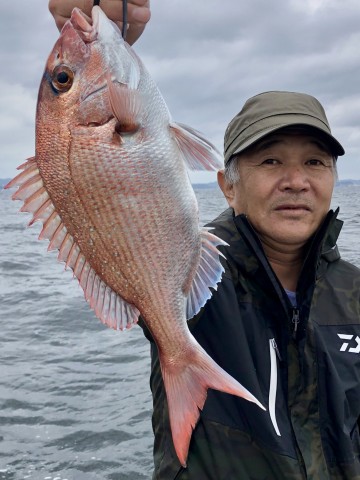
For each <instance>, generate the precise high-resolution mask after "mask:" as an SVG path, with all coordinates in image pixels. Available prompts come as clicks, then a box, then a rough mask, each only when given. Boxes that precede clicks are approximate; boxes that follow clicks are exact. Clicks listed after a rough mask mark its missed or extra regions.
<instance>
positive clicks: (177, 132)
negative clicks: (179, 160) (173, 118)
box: [170, 122, 224, 170]
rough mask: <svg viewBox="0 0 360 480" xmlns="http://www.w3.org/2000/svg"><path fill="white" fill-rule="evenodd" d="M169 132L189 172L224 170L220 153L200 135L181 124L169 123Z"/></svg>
mask: <svg viewBox="0 0 360 480" xmlns="http://www.w3.org/2000/svg"><path fill="white" fill-rule="evenodd" d="M170 130H171V132H172V134H173V137H174V139H175V141H176V143H177V144H178V147H179V149H180V151H181V154H182V156H183V159H184V161H185V163H186V165H187V167H188V168H189V169H190V170H219V169H221V168H224V162H223V158H222V155H221V153H220V152H219V151H218V150H217V148H216V147H215V146H214V145H213V144H212V143H210V142H209V141H208V140H207V139H206V138H205V137H204V136H203V135H202V134H201V133H199V132H198V131H197V130H194V129H193V128H191V127H188V126H187V125H184V124H182V123H175V122H172V123H170Z"/></svg>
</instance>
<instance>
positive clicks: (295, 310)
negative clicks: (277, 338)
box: [292, 308, 300, 340]
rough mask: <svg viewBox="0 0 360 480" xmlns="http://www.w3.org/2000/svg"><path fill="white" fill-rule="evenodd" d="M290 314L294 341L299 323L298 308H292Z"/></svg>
mask: <svg viewBox="0 0 360 480" xmlns="http://www.w3.org/2000/svg"><path fill="white" fill-rule="evenodd" d="M292 312H293V314H292V323H293V324H294V330H293V339H294V340H296V335H297V329H298V325H299V322H300V310H299V309H298V308H293V311H292Z"/></svg>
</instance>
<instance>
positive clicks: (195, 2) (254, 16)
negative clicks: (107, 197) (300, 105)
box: [0, 0, 360, 181]
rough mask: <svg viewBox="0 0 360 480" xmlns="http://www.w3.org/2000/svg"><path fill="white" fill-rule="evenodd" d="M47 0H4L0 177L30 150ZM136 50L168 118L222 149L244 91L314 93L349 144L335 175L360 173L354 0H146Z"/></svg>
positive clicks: (359, 19)
mask: <svg viewBox="0 0 360 480" xmlns="http://www.w3.org/2000/svg"><path fill="white" fill-rule="evenodd" d="M47 4H48V2H47V0H31V2H30V1H28V0H26V1H23V2H19V1H10V2H5V1H2V2H1V7H0V12H1V15H0V64H1V69H0V87H1V88H0V177H2V178H4V177H12V176H14V175H15V169H16V167H17V165H19V164H21V163H23V161H24V159H25V158H27V157H29V156H32V155H33V154H34V135H35V133H34V117H35V108H36V97H37V90H38V86H39V82H40V78H41V75H42V72H43V69H44V65H45V62H46V59H47V56H48V54H49V53H50V51H51V49H52V46H53V44H54V42H55V40H56V38H57V36H58V32H57V29H56V27H55V23H54V22H53V20H52V17H51V15H50V13H49V12H48V9H47ZM30 5H31V7H30ZM22 6H25V8H24V9H23V10H21V7H22ZM135 50H136V51H137V53H138V54H139V55H140V57H141V58H142V59H143V61H144V63H145V65H146V66H147V67H148V69H149V71H150V72H151V74H152V76H153V77H154V78H155V80H156V82H157V83H158V85H159V87H160V90H161V91H162V93H163V95H164V97H165V100H166V101H167V104H168V106H169V109H170V111H171V113H172V116H173V118H174V119H175V120H178V121H180V122H182V123H187V124H188V125H191V126H192V127H194V128H196V129H197V130H200V131H201V132H203V133H204V134H205V135H206V136H207V137H208V138H209V139H210V140H211V141H212V142H213V143H215V145H216V146H217V147H218V148H219V149H220V150H222V142H223V133H224V130H225V128H226V125H227V123H228V122H229V121H230V119H231V118H232V117H233V116H234V115H235V114H236V113H237V112H238V111H239V110H240V109H241V107H242V105H243V103H244V102H245V100H246V99H247V98H248V97H250V96H252V95H255V94H257V93H260V92H262V91H267V90H292V91H302V92H306V93H309V94H312V95H314V96H316V97H317V98H318V99H319V100H320V101H321V103H322V104H323V105H324V107H325V109H326V112H327V116H328V119H329V121H330V124H331V126H332V131H333V134H334V135H335V136H336V137H337V138H338V140H339V141H340V142H341V143H342V144H343V146H344V147H345V150H346V156H345V157H343V158H341V159H339V162H338V170H339V177H340V179H346V178H360V129H359V125H360V53H359V52H360V1H359V0H241V1H239V0H221V1H220V0H217V1H215V0H181V1H180V0H152V19H151V21H150V23H149V25H148V27H147V29H146V30H145V33H144V34H143V36H142V37H141V39H140V40H139V41H138V42H137V44H136V45H135ZM192 178H193V179H194V180H197V181H204V180H206V181H211V180H214V175H213V174H212V175H209V174H205V175H204V174H196V175H193V176H192Z"/></svg>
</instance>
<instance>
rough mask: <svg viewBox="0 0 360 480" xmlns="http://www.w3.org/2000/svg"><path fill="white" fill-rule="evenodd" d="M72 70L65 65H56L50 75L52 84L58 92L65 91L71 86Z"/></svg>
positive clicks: (72, 79)
mask: <svg viewBox="0 0 360 480" xmlns="http://www.w3.org/2000/svg"><path fill="white" fill-rule="evenodd" d="M73 81H74V72H73V71H72V70H71V68H69V67H67V66H66V65H58V66H57V67H56V68H55V69H54V71H53V72H52V75H51V83H52V86H53V87H54V88H55V90H57V91H58V92H60V93H64V92H67V91H68V90H70V88H71V87H72V84H73Z"/></svg>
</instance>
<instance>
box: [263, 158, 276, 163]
mask: <svg viewBox="0 0 360 480" xmlns="http://www.w3.org/2000/svg"><path fill="white" fill-rule="evenodd" d="M261 163H262V165H277V164H278V163H279V161H278V160H275V158H267V159H266V160H263V162H261Z"/></svg>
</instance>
